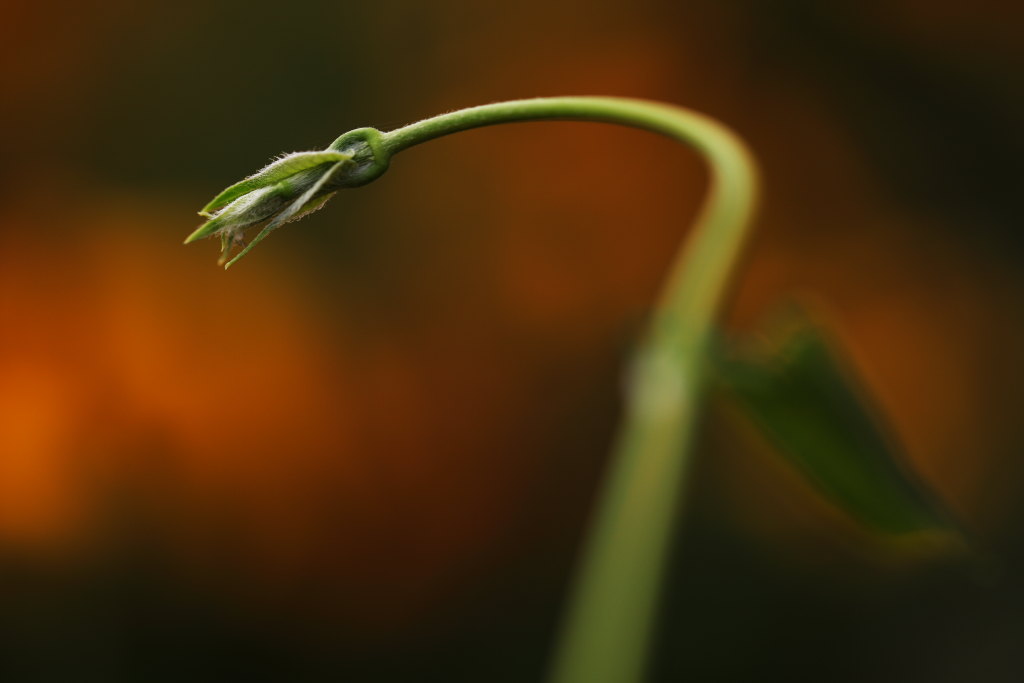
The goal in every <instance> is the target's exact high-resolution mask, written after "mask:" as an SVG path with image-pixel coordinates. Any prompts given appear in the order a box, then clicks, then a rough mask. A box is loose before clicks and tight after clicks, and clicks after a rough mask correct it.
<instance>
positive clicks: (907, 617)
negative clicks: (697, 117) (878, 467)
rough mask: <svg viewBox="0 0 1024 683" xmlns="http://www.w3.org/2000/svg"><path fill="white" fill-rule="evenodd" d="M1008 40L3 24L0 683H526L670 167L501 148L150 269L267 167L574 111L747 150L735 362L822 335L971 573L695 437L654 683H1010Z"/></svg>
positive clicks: (1021, 141)
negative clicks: (815, 322) (638, 118)
mask: <svg viewBox="0 0 1024 683" xmlns="http://www.w3.org/2000/svg"><path fill="white" fill-rule="evenodd" d="M1022 25H1024V5H1021V4H1019V3H1012V2H1005V1H999V0H976V1H975V2H971V3H955V2H947V1H945V0H943V1H938V0H930V1H929V2H923V1H919V0H889V1H888V2H878V1H870V2H863V1H861V2H854V1H853V0H836V1H833V2H827V3H821V2H814V1H813V0H766V1H753V0H718V1H711V0H688V1H686V2H669V1H667V0H639V1H638V0H631V1H630V2H626V1H625V0H590V2H581V1H578V0H563V1H561V2H539V1H537V0H523V1H522V2H519V3H514V4H513V3H500V4H488V3H477V2H470V1H469V0H436V1H435V2H431V3H411V2H402V1H400V0H383V1H378V2H373V3H370V2H366V3H346V2H321V1H319V0H312V1H310V2H302V3H294V4H290V5H289V4H277V5H273V6H271V5H261V4H259V3H250V2H241V1H240V0H204V1H203V2H199V1H198V0H178V1H176V2H172V3H141V4H140V3H129V2H124V1H123V0H107V1H106V2H102V3H101V2H92V1H89V0H87V1H85V2H76V3H72V2H56V3H44V2H37V3H27V2H19V1H18V0H14V1H12V2H6V3H4V11H3V20H2V22H0V55H2V59H0V92H2V93H3V94H2V108H0V111H2V114H0V116H2V121H3V125H2V126H0V149H2V150H3V155H2V158H0V680H3V681H11V682H12V683H21V682H23V681H24V682H28V681H47V682H49V681H111V682H122V681H128V682H134V681H184V680H188V681H235V680H240V681H241V680H244V681H264V680H266V681H357V682H363V681H366V682H368V683H378V682H379V683H390V682H393V681H403V682H407V681H423V682H433V681H443V682H446V683H459V682H462V681H466V682H469V681H494V682H508V683H519V682H526V681H536V680H539V679H540V675H541V672H542V671H543V667H544V663H545V661H546V658H547V656H548V654H549V648H550V643H551V640H552V638H553V635H554V629H555V626H556V623H557V617H558V610H559V608H560V606H561V604H562V600H563V594H564V590H565V587H566V584H567V581H568V577H569V572H570V569H571V567H572V563H573V558H574V554H575V552H576V548H577V543H578V541H579V538H580V534H581V531H582V529H583V528H584V525H585V524H586V521H587V514H588V509H589V505H590V503H591V500H592V496H593V492H594V487H595V484H596V482H597V481H598V478H599V476H600V473H601V471H602V467H603V465H604V461H605V457H606V454H607V451H608V447H609V438H610V436H611V434H612V431H613V427H614V424H615V421H616V418H617V414H618V410H619V394H618V386H619V377H620V372H621V367H622V363H623V361H624V359H625V356H626V353H627V352H628V349H629V342H630V340H631V339H632V338H633V337H634V335H635V334H636V332H637V330H638V329H639V326H640V324H641V323H642V320H643V316H644V313H645V311H646V310H647V308H648V306H649V305H650V303H651V301H652V298H653V296H654V294H655V292H656V290H657V287H658V284H659V280H660V277H661V275H662V273H663V271H664V268H665V266H666V265H667V263H668V260H669V259H670V257H671V254H672V252H673V250H674V249H675V247H676V245H677V244H678V242H679V239H680V237H681V235H682V234H683V228H682V226H685V225H686V224H687V223H688V221H689V220H690V219H691V217H692V215H693V212H694V210H695V209H696V206H697V202H698V201H699V199H700V196H701V194H702V192H703V191H704V182H705V177H704V170H703V169H702V167H701V165H700V163H699V161H698V160H697V159H696V158H694V155H693V154H691V153H688V152H686V151H685V150H683V149H681V148H679V147H678V146H677V145H673V144H670V143H668V142H665V141H663V140H660V139H658V138H656V137H654V136H651V135H649V134H645V133H641V132H636V131H630V130H626V129H617V128H614V127H608V126H601V125H596V124H568V123H544V124H540V123H535V124H524V125H520V126H506V127H502V128H500V129H489V130H481V131H474V132H469V133H465V134H463V135H460V136H457V137H454V138H451V139H446V140H443V141H438V142H434V143H431V144H430V145H428V146H425V147H422V148H417V149H415V150H412V151H409V152H407V153H405V154H403V155H402V156H401V158H400V159H399V160H398V161H397V163H395V164H393V166H392V170H391V172H390V173H389V174H388V175H387V176H385V177H384V178H383V179H381V180H380V181H379V182H377V183H375V184H373V185H371V186H368V187H366V188H363V189H360V190H358V191H344V192H342V193H340V194H339V195H338V196H337V197H335V198H334V199H333V200H332V201H331V202H330V203H329V204H328V206H327V207H326V208H325V209H324V210H322V211H320V212H318V213H317V214H315V215H313V216H312V217H310V218H308V219H306V220H304V221H302V222H301V223H298V224H294V225H289V226H287V228H286V229H284V230H281V231H279V232H276V233H275V234H274V235H273V236H272V237H271V238H270V239H268V240H267V241H266V242H264V243H263V244H261V245H260V247H259V248H258V249H255V250H254V251H253V252H252V254H251V255H250V256H248V257H247V258H246V259H245V260H244V261H242V262H241V263H240V264H239V265H238V266H237V267H235V268H233V269H232V270H231V271H230V272H228V273H224V272H222V271H221V270H220V269H219V268H217V267H216V265H215V261H216V252H217V248H216V245H215V244H214V243H213V242H204V243H201V244H199V245H194V246H191V247H189V248H185V247H182V246H181V240H182V239H183V238H184V237H185V236H186V235H187V234H188V233H189V232H190V231H191V230H192V229H193V228H194V227H196V226H197V225H198V224H199V222H200V221H199V217H198V216H196V215H195V211H196V210H197V209H198V208H199V207H200V206H202V205H203V204H204V203H205V202H206V201H207V200H208V199H209V198H210V197H212V196H213V195H214V194H215V193H216V192H218V191H219V190H221V189H222V188H223V187H225V186H227V185H229V184H230V183H232V182H234V181H236V180H238V179H240V178H241V177H244V176H246V175H248V174H250V173H252V172H253V171H254V170H256V169H257V168H259V167H260V166H262V165H263V164H265V163H266V162H267V161H269V160H270V159H271V158H272V157H273V156H274V155H276V154H278V153H281V152H287V151H295V150H305V149H318V148H322V147H324V146H325V145H327V144H328V143H329V142H330V141H331V140H333V139H334V137H335V136H337V135H338V134H340V133H342V132H344V131H346V130H349V129H351V128H355V127H360V126H366V125H372V126H375V127H378V128H381V129H384V130H387V129H389V128H393V127H397V126H399V125H402V124H404V123H408V122H410V121H413V120H415V119H418V118H422V117H425V116H429V115H432V114H436V113H440V112H442V111H445V110H450V109H454V108H458V107H463V106H469V105H474V104H481V103H485V102H489V101H495V100H502V99H511V98H517V97H530V96H540V95H567V94H587V95H599V94H600V95H626V96H637V97H645V98H653V99H659V100H664V101H668V102H675V103H679V104H683V105H686V106H689V107H692V108H696V109H698V110H701V111H703V112H706V113H708V114H711V115H713V116H716V117H718V118H720V119H722V120H723V121H725V122H726V123H728V124H729V125H730V126H732V127H733V128H735V129H736V130H737V131H739V132H740V133H741V134H742V135H743V136H744V137H746V138H747V139H748V141H749V142H750V144H751V146H752V147H753V149H754V150H755V151H756V153H757V155H758V156H759V158H760V160H761V163H762V166H763V170H764V174H765V177H766V189H765V201H764V209H763V212H762V216H761V218H760V221H759V227H758V236H757V238H756V241H755V244H754V245H753V247H752V249H751V252H750V258H749V261H748V265H747V268H746V269H745V271H744V273H743V275H742V277H741V278H740V282H739V283H738V286H737V290H736V296H735V297H734V300H733V304H732V306H731V308H730V313H729V319H728V324H729V326H730V327H731V328H733V329H734V330H736V331H737V332H743V331H746V330H750V329H753V328H755V327H756V326H757V324H758V322H759V320H761V319H762V318H763V316H764V315H766V314H767V313H769V312H770V311H771V310H772V307H773V306H774V305H776V304H777V303H778V302H780V301H785V300H787V299H789V298H792V297H793V296H809V297H812V298H813V299H814V300H815V301H817V302H818V303H819V305H821V306H822V307H823V308H824V309H825V310H827V311H828V315H829V319H830V321H831V322H832V323H833V325H834V326H835V330H834V332H835V333H836V334H838V335H839V336H840V338H841V339H843V341H844V344H845V346H846V351H847V353H848V354H849V355H850V358H851V361H852V363H853V364H854V366H855V367H856V368H857V370H858V372H859V373H860V374H861V376H862V378H863V381H864V383H865V385H866V386H867V387H868V388H869V389H870V391H871V393H872V394H873V395H874V396H875V397H876V398H877V401H878V404H879V406H880V408H881V409H882V410H883V411H884V413H885V414H886V415H887V417H888V420H889V423H890V426H891V428H892V430H893V432H894V433H895V434H896V435H897V437H898V440H899V441H900V443H901V444H902V445H903V446H904V448H905V450H906V453H907V457H908V458H909V461H910V462H911V463H912V465H913V467H914V468H915V469H916V470H917V471H918V472H919V473H920V474H921V476H922V477H923V478H924V479H925V480H927V481H928V482H929V483H930V484H931V485H932V486H933V487H934V488H935V489H936V490H937V491H938V492H939V493H940V494H941V496H942V497H943V498H944V499H945V500H946V501H947V503H948V505H949V506H950V507H951V509H952V510H954V511H955V513H956V514H957V516H958V517H959V518H960V519H961V520H962V521H963V523H964V524H965V526H967V527H968V528H969V529H970V530H971V533H972V534H973V537H974V541H975V543H976V546H977V548H978V552H977V556H976V557H972V558H968V559H966V560H964V559H959V560H951V559H949V558H943V557H935V556H930V555H927V554H925V555H922V554H921V553H917V552H912V551H910V550H908V549H907V548H905V547H903V546H901V545H900V544H898V543H893V542H889V541H884V540H882V539H878V538H872V537H870V536H868V535H866V534H864V533H862V532H859V531H858V530H857V529H856V527H855V526H854V525H853V524H851V523H850V522H849V521H848V520H846V519H845V518H844V517H843V516H842V515H841V514H840V513H838V512H836V511H834V510H832V509H831V508H829V507H828V506H827V505H825V504H824V503H822V502H821V500H820V499H819V498H818V497H817V496H816V495H815V494H814V492H812V491H811V490H809V489H808V488H807V487H806V485H804V484H803V483H802V482H801V481H800V479H799V477H797V476H796V475H794V474H793V473H791V472H790V471H789V470H787V469H786V468H785V467H784V466H782V465H779V464H776V459H775V458H773V457H772V456H771V455H770V454H766V453H765V452H764V449H763V448H761V447H760V446H759V444H757V443H755V442H753V441H752V440H751V439H749V438H748V437H747V436H745V435H744V434H743V433H742V430H736V429H734V428H733V427H732V426H731V425H730V423H729V422H728V421H727V420H724V419H721V417H720V415H719V413H718V412H716V411H715V410H712V411H711V413H710V415H709V420H708V424H707V429H706V430H705V435H704V438H703V440H702V444H701V447H700V453H701V459H700V461H699V463H698V464H697V470H696V473H695V479H694V481H695V485H694V486H693V491H692V495H691V498H690V500H689V501H688V508H687V518H686V523H685V525H684V527H683V528H682V529H681V530H680V536H679V550H678V553H677V554H678V561H677V563H676V566H675V567H674V568H673V570H672V586H671V588H670V591H669V599H668V600H667V601H666V606H665V607H666V608H665V615H664V619H663V625H662V628H661V630H660V632H661V634H662V637H661V642H660V644H659V647H658V652H657V656H656V663H655V667H654V669H655V671H654V677H653V680H655V681H677V680H688V681H802V680H816V681H837V682H846V681H851V682H852V681H872V682H889V681H892V682H897V681H899V682H908V681H932V682H936V681H938V682H947V681H948V682H951V683H952V682H957V683H959V682H966V681H971V682H974V681H986V682H991V681H997V682H999V681H1019V680H1022V678H1024V647H1022V643H1024V576H1022V574H1021V566H1022V561H1024V532H1022V531H1021V529H1024V525H1022V522H1024V504H1022V501H1024V496H1022V493H1024V461H1022V458H1021V457H1020V456H1021V454H1022V446H1024V421H1022V420H1021V417H1020V406H1021V403H1022V400H1024V362H1022V355H1021V353H1020V348H1021V345H1022V343H1024V315H1022V307H1021V305H1020V300H1021V298H1020V297H1021V294H1022V287H1024V274H1022V272H1021V270H1020V268H1019V263H1020V260H1021V255H1022V250H1024V240H1022V237H1021V234H1020V229H1021V227H1022V225H1021V224H1022V221H1021V215H1020V213H1019V209H1018V208H1017V204H1018V203H1019V200H1020V198H1021V196H1022V184H1024V173H1022V169H1021V158H1022V153H1024V81H1022V79H1021V78H1020V74H1021V70H1022V67H1024V40H1022V35H1021V33H1022V31H1021V26H1022Z"/></svg>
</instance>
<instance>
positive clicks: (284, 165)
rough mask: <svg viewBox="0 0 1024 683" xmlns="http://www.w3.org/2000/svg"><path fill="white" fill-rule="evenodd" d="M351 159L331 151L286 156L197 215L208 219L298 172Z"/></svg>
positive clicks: (214, 200)
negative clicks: (236, 201) (224, 208)
mask: <svg viewBox="0 0 1024 683" xmlns="http://www.w3.org/2000/svg"><path fill="white" fill-rule="evenodd" d="M351 158H352V155H351V154H347V153H345V152H337V151H333V150H324V151H322V152H293V153H292V154H287V155H285V156H283V157H281V158H280V159H278V160H276V161H274V162H272V163H270V164H269V165H267V166H264V167H263V168H262V169H260V170H259V171H257V172H256V173H254V174H252V175H251V176H249V177H248V178H246V179H245V180H242V181H240V182H237V183H235V184H234V185H232V186H231V187H229V188H227V189H226V190H224V191H223V192H221V193H220V194H218V195H217V196H216V197H214V198H213V199H211V200H210V203H209V204H207V205H206V206H204V207H203V208H202V209H201V210H200V211H199V215H201V216H207V217H210V216H211V215H212V212H213V211H216V210H217V209H220V208H222V207H224V206H227V205H228V204H230V203H231V202H233V201H234V200H236V199H238V198H239V197H241V196H242V195H245V194H248V193H250V192H252V191H253V190H258V189H259V188H261V187H266V186H268V185H273V184H274V183H276V182H278V181H280V180H284V179H285V178H288V177H289V176H293V175H295V174H296V173H299V172H300V171H305V170H306V169H307V168H313V167H315V166H319V165H320V164H328V163H337V162H339V161H348V160H349V159H351Z"/></svg>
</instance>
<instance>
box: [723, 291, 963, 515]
mask: <svg viewBox="0 0 1024 683" xmlns="http://www.w3.org/2000/svg"><path fill="white" fill-rule="evenodd" d="M715 376H716V379H717V380H718V385H719V386H720V387H721V388H723V389H724V390H725V393H726V394H727V395H728V396H731V397H732V398H733V399H734V401H735V403H736V405H738V406H739V408H740V409H741V412H742V413H744V414H745V415H746V417H747V418H749V420H750V421H751V422H752V423H753V424H754V425H755V426H756V427H757V429H758V430H759V431H760V432H761V433H762V434H763V435H764V437H765V438H766V440H767V441H768V442H769V444H770V445H771V446H772V447H773V448H774V449H775V450H776V451H777V452H778V453H779V455H781V456H782V457H783V458H785V459H786V460H787V461H788V462H789V463H790V464H791V465H793V466H794V467H795V468H796V469H797V470H798V471H799V472H800V473H802V474H803V476H804V477H806V479H807V480H808V481H809V482H810V483H811V484H812V485H813V486H814V488H815V489H817V491H818V492H819V493H820V494H821V495H823V496H824V497H825V498H826V499H827V500H829V501H831V502H832V503H833V504H835V505H836V506H838V507H839V508H840V509H842V510H844V511H845V512H846V513H847V514H849V515H850V516H852V517H853V518H854V519H856V520H858V521H859V522H860V523H861V524H863V525H864V526H866V527H868V528H870V529H872V530H874V531H878V532H882V533H888V534H906V533H911V532H917V531H924V530H935V529H952V528H953V525H952V520H951V519H950V517H949V515H948V514H947V513H946V511H945V510H944V509H943V506H942V505H941V504H940V503H939V501H938V500H937V499H936V498H935V496H933V495H932V494H931V493H930V492H929V491H928V490H927V489H926V487H925V486H924V485H923V484H922V483H921V482H920V481H919V480H918V479H917V477H915V476H914V474H913V472H912V471H911V470H910V469H909V468H908V467H907V465H906V463H905V460H904V458H903V456H902V453H901V452H900V451H899V450H898V448H897V446H896V445H895V443H894V441H893V439H892V438H891V437H890V436H889V430H888V429H887V427H886V426H885V425H884V424H883V422H882V420H881V417H880V414H879V412H878V411H877V410H876V409H875V407H874V405H873V404H872V402H871V401H870V399H869V397H868V395H867V393H866V391H865V390H864V389H863V387H861V386H860V385H859V384H858V383H857V382H856V380H855V378H854V375H853V373H852V372H850V370H849V365H848V363H847V362H846V361H845V360H844V358H843V356H842V354H841V353H840V351H839V346H838V344H836V343H835V342H832V341H830V340H829V339H828V338H827V337H826V335H825V334H824V332H823V329H822V327H821V326H819V325H816V324H815V323H814V322H813V321H812V320H811V318H810V317H808V316H807V315H806V314H805V313H803V312H800V311H793V312H790V313H788V314H787V315H786V316H785V317H784V319H783V320H782V321H781V322H780V321H777V322H776V324H775V325H773V326H771V327H770V328H769V330H768V332H767V333H766V334H765V335H764V336H763V337H762V338H761V339H760V340H759V343H757V344H754V345H749V346H746V347H743V348H740V347H732V348H720V349H719V350H718V353H717V354H716V358H715Z"/></svg>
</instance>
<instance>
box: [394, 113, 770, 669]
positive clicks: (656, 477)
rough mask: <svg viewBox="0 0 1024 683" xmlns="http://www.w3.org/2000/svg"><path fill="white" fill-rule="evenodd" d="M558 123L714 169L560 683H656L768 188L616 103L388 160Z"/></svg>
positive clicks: (564, 652)
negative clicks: (609, 128) (694, 463)
mask: <svg viewBox="0 0 1024 683" xmlns="http://www.w3.org/2000/svg"><path fill="white" fill-rule="evenodd" d="M558 119H562V120H566V119H568V120H583V121H603V122H606V123H615V124H621V125H626V126H631V127H634V128H642V129H645V130H649V131H653V132H655V133H660V134H662V135H666V136H668V137H670V138H672V139H674V140H677V141H679V142H683V143H685V144H687V145H689V146H690V147H693V148H694V149H696V150H697V151H698V152H699V153H701V154H702V155H703V157H704V159H705V160H706V161H707V163H708V165H709V166H710V170H711V178H710V187H709V190H708V192H707V195H706V198H705V200H704V204H703V206H702V208H701V210H700V214H699V216H698V218H697V220H696V222H695V224H694V226H693V228H692V231H691V233H690V235H689V236H688V238H687V239H686V241H685V243H684V244H683V246H682V248H681V249H680V250H679V254H678V256H677V257H676V260H675V262H674V264H673V266H672V269H671V272H670V273H669V276H668V279H667V282H666V284H665V287H664V290H663V293H662V295H661V297H660V299H659V301H658V302H657V304H656V307H655V309H654V311H653V315H652V319H651V322H650V327H649V328H648V330H647V332H646V335H645V337H644V338H643V340H642V342H641V344H640V346H639V348H638V350H637V353H636V356H635V358H634V364H633V367H632V368H631V373H630V376H629V378H628V386H627V395H626V397H625V406H624V417H623V421H622V424H621V428H620V431H619V433H618V436H617V438H616V442H615V447H614V452H613V454H612V458H611V462H610V471H609V472H608V474H607V477H606V479H605V484H604V489H603V491H602V492H601V494H600V496H599V500H598V508H597V510H596V512H595V515H596V516H595V518H594V521H593V523H592V526H591V527H590V531H589V535H588V538H587V539H586V542H585V546H584V550H583V557H582V563H581V565H580V568H579V570H578V574H577V576H576V578H575V580H574V583H573V586H572V589H571V590H572V594H571V597H570V604H569V608H568V611H567V613H566V616H565V622H564V624H563V631H562V634H561V640H560V643H559V645H558V647H557V649H556V652H555V659H554V662H553V667H552V670H551V676H550V679H549V680H550V681H551V683H636V682H637V681H639V680H641V679H642V678H643V675H644V669H645V662H646V659H647V656H648V654H649V649H650V641H651V635H652V631H653V622H654V618H655V616H656V607H657V601H658V595H659V592H660V590H661V586H662V583H663V582H664V574H665V567H666V560H667V559H668V553H669V549H670V547H671V541H672V536H673V527H674V524H673V522H674V519H675V518H676V517H677V509H678V506H679V503H680V499H681V493H682V491H683V490H684V488H685V478H686V474H687V469H688V467H687V466H688V463H689V460H690V454H689V452H690V449H691V447H692V443H693V438H694V431H695V429H696V428H697V421H698V416H699V409H700V398H701V393H702V389H703V386H704V376H705V370H706V368H705V363H706V358H707V355H708V350H709V342H710V340H711V335H712V331H713V329H714V325H715V318H716V316H717V312H718V310H719V309H720V308H721V305H722V301H723V298H724V296H725V294H726V290H727V286H728V283H729V278H730V276H731V275H732V274H733V273H734V272H735V270H736V267H737V261H738V258H739V256H740V252H741V249H742V246H743V243H744V241H745V238H746V235H747V232H748V226H749V225H750V219H751V216H752V213H753V210H754V204H755V200H756V195H757V178H756V171H755V165H754V162H753V160H752V158H751V155H750V154H749V153H748V152H747V149H746V147H745V145H744V144H743V143H742V142H741V141H740V140H739V139H738V138H737V137H736V136H735V135H734V134H733V133H732V132H730V131H729V130H728V129H727V128H725V127H724V126H722V125H721V124H719V123H718V122H716V121H714V120H713V119H710V118H708V117H706V116H702V115H701V114H697V113H695V112H692V111H689V110H687V109H682V108H680V107H674V106H669V105H665V104H660V103H656V102H647V101H643V100H631V99H620V98H609V97H555V98H541V99H533V100H518V101H511V102H501V103H498V104H488V105H484V106H480V107H473V108H470V109H463V110H460V111H456V112H452V113H448V114H442V115H441V116H437V117H434V118H430V119H426V120H424V121H420V122H418V123H414V124H411V125H408V126H405V127H403V128H399V129H397V130H394V131H391V132H389V133H385V134H383V136H382V139H381V144H380V147H381V149H382V151H384V152H385V154H386V156H390V155H391V154H394V153H397V152H399V151H401V150H403V149H406V148H408V147H412V146H413V145H417V144H420V143H422V142H426V141H428V140H432V139H434V138H438V137H441V136H443V135H448V134H450V133H455V132H458V131H462V130H467V129H470V128H477V127H480V126H489V125H494V124H498V123H510V122H515V121H537V120H558ZM383 161H384V162H385V163H386V159H385V160H383Z"/></svg>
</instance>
